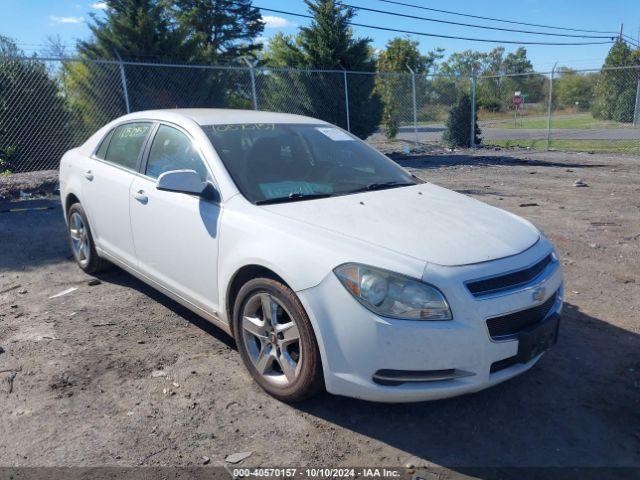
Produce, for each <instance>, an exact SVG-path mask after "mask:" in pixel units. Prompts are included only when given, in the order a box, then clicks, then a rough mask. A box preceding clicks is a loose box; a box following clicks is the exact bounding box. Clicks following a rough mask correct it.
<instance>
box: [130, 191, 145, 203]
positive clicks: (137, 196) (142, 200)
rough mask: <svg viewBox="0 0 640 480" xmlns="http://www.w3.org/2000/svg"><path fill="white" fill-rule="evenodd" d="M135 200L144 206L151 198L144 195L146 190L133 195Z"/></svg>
mask: <svg viewBox="0 0 640 480" xmlns="http://www.w3.org/2000/svg"><path fill="white" fill-rule="evenodd" d="M133 198H135V199H136V200H138V201H139V202H140V203H142V204H143V205H146V204H147V202H148V201H149V197H147V196H146V195H145V194H144V190H138V191H137V192H136V193H134V194H133Z"/></svg>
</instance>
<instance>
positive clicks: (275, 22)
mask: <svg viewBox="0 0 640 480" xmlns="http://www.w3.org/2000/svg"><path fill="white" fill-rule="evenodd" d="M262 21H263V22H264V26H265V28H287V27H295V26H296V24H295V23H293V22H290V21H289V20H287V19H286V18H282V17H275V16H273V15H264V16H263V17H262Z"/></svg>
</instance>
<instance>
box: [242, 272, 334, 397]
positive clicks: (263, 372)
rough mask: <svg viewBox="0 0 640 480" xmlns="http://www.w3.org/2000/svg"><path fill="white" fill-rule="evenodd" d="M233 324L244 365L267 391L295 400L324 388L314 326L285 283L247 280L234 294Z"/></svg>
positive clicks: (264, 279) (276, 395)
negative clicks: (235, 296)
mask: <svg viewBox="0 0 640 480" xmlns="http://www.w3.org/2000/svg"><path fill="white" fill-rule="evenodd" d="M233 326H234V333H235V338H236V343H237V344H238V350H239V351H240V355H241V357H242V360H243V362H244V364H245V366H246V367H247V369H248V370H249V372H250V373H251V375H252V376H253V378H254V379H255V380H256V382H257V383H258V384H259V385H260V386H261V387H262V388H263V389H264V390H266V391H267V392H268V393H270V394H271V395H273V396H274V397H276V398H278V399H280V400H283V401H286V402H294V401H299V400H303V399H305V398H308V397H310V396H312V395H314V394H315V393H317V392H318V391H319V390H320V389H321V388H322V386H323V377H322V367H321V361H320V352H319V350H318V345H317V343H316V338H315V334H314V332H313V328H312V327H311V323H310V321H309V318H308V316H307V314H306V312H305V310H304V308H303V307H302V304H301V303H300V300H299V299H298V297H297V296H296V294H295V293H294V292H293V291H292V290H291V289H289V288H288V287H287V286H285V285H283V284H282V283H280V282H278V281H276V280H271V279H267V278H258V279H254V280H251V281H249V282H248V283H246V284H245V285H244V286H243V287H242V288H241V289H240V291H239V292H238V296H237V298H236V302H235V306H234V325H233Z"/></svg>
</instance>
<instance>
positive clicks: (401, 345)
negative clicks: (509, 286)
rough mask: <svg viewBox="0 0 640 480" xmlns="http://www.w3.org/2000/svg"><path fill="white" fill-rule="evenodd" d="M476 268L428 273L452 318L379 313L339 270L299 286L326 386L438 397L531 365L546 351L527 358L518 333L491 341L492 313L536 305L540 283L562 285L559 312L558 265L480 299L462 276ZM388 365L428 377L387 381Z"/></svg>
mask: <svg viewBox="0 0 640 480" xmlns="http://www.w3.org/2000/svg"><path fill="white" fill-rule="evenodd" d="M540 248H541V247H539V248H536V249H533V250H536V251H528V252H525V253H524V254H522V255H519V256H518V257H522V258H515V257H514V258H511V259H508V260H506V263H509V264H510V265H513V264H514V262H515V263H516V264H517V263H520V264H522V265H525V264H527V262H530V261H531V259H532V258H535V257H536V255H538V256H539V255H540V254H541V253H543V252H540V251H539V250H540ZM506 266H507V265H506V264H505V262H504V261H496V262H491V265H483V266H481V267H480V268H482V269H483V272H484V271H486V270H487V269H491V268H495V269H496V270H497V271H500V269H502V271H505V270H506V268H505V267H506ZM474 268H475V267H474V266H467V267H454V268H451V267H449V268H445V267H437V268H435V269H433V271H432V272H431V274H430V275H429V276H428V278H427V274H425V280H427V279H428V280H429V283H432V284H435V285H437V286H438V287H439V288H440V289H441V290H442V291H443V292H444V294H445V296H446V297H447V299H448V300H449V303H450V305H451V308H452V312H453V317H454V319H453V320H451V321H441V322H430V321H409V320H397V319H390V318H382V317H379V316H377V315H375V314H373V313H371V312H370V311H368V310H367V309H366V308H365V307H363V306H362V305H361V304H359V303H358V302H357V301H356V300H355V299H354V298H352V297H351V295H350V294H349V293H348V292H347V291H346V290H345V289H344V287H343V286H342V285H341V284H340V282H339V281H338V280H337V278H336V277H335V275H334V274H333V273H331V274H329V275H327V277H325V279H324V280H323V281H322V282H321V283H320V284H319V285H318V286H316V287H313V288H310V289H306V290H302V291H300V292H297V293H298V296H299V298H300V300H301V301H302V303H303V305H304V306H305V308H306V310H307V313H308V314H309V317H310V319H311V322H312V324H313V326H314V330H315V333H316V336H317V338H318V344H319V347H320V352H321V355H322V360H323V368H324V375H325V384H326V388H327V390H328V391H329V392H331V393H334V394H338V395H345V396H350V397H356V398H361V399H365V400H371V401H380V402H413V401H422V400H434V399H439V398H446V397H452V396H457V395H462V394H465V393H471V392H476V391H479V390H482V389H484V388H487V387H490V386H492V385H495V384H497V383H500V382H503V381H505V380H508V379H510V378H512V377H514V376H516V375H519V374H520V373H523V372H525V371H526V370H528V369H529V368H531V367H532V366H533V365H534V364H535V363H536V362H537V361H538V360H539V359H540V357H541V356H542V354H543V352H536V351H535V350H528V353H529V354H530V356H528V357H527V358H524V357H523V355H522V351H523V348H519V345H520V344H521V341H520V340H519V338H518V337H512V338H507V339H500V340H492V338H491V337H490V336H489V332H488V330H487V325H486V320H487V318H490V317H493V316H497V315H503V314H505V313H509V312H516V311H519V310H524V309H527V308H530V307H531V306H533V305H534V304H535V301H534V300H533V299H532V295H531V291H532V289H533V287H537V286H539V285H541V284H544V285H545V287H546V289H547V293H548V295H547V297H546V298H545V299H544V300H546V299H547V298H548V297H549V296H551V295H552V294H554V293H556V292H557V295H558V298H557V301H556V302H555V304H554V305H553V307H552V309H551V311H550V312H549V315H557V316H559V314H560V311H561V307H562V296H563V288H562V271H561V268H560V266H559V264H556V265H554V268H552V269H549V271H548V272H546V274H545V275H544V276H543V277H541V278H538V279H537V280H536V285H535V286H528V287H527V288H522V289H520V290H517V291H514V292H508V293H506V294H504V293H503V294H501V295H499V296H496V297H490V298H484V299H478V298H474V297H473V295H471V294H470V293H469V292H468V290H466V288H465V287H464V280H465V279H467V280H468V279H469V278H473V275H474V273H473V269H474ZM438 269H441V271H438ZM470 275H471V276H470ZM436 277H437V278H436ZM531 352H533V353H531ZM492 366H493V368H492ZM496 367H499V368H496ZM380 372H382V374H381V373H380ZM389 372H393V373H392V374H393V375H396V374H397V372H400V374H399V375H401V376H402V373H403V372H405V373H406V374H408V375H410V376H411V375H414V376H415V375H417V376H418V377H419V376H420V375H422V378H421V379H420V378H419V379H418V380H417V381H416V380H415V379H409V381H402V382H394V381H393V379H391V380H392V381H390V382H389V381H387V380H389ZM450 372H455V374H450ZM380 375H382V376H383V381H382V382H381V381H380V378H379V377H380ZM425 376H426V377H431V378H426V377H425ZM443 378H445V379H443Z"/></svg>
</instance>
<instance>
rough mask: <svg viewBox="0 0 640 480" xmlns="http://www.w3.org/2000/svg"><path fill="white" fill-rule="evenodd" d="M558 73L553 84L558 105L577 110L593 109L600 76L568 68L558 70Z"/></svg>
mask: <svg viewBox="0 0 640 480" xmlns="http://www.w3.org/2000/svg"><path fill="white" fill-rule="evenodd" d="M558 72H559V73H558V77H557V78H556V79H555V80H554V84H553V88H554V93H555V99H554V100H555V102H556V105H557V106H558V107H560V108H575V109H576V110H588V109H589V108H591V104H592V103H593V98H594V89H595V86H596V82H597V81H598V75H597V74H594V73H587V74H581V73H577V72H576V71H575V70H571V69H570V68H567V67H562V68H560V69H558Z"/></svg>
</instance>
